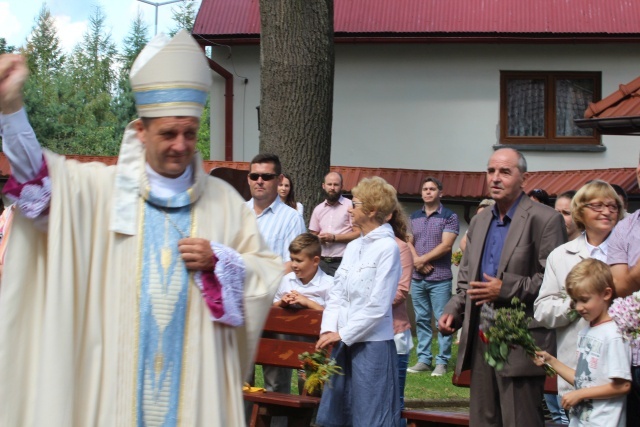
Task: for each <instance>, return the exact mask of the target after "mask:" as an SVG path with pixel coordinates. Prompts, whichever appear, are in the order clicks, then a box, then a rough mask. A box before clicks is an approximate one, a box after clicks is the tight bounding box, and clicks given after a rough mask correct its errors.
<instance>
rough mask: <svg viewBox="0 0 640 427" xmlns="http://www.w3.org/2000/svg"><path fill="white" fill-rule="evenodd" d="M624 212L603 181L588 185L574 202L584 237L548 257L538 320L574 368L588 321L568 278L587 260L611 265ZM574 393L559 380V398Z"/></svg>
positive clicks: (573, 211) (537, 303)
mask: <svg viewBox="0 0 640 427" xmlns="http://www.w3.org/2000/svg"><path fill="white" fill-rule="evenodd" d="M622 209H623V205H622V201H621V200H620V198H619V197H618V195H617V194H616V192H615V190H614V189H613V188H612V187H611V185H609V184H608V183H606V182H604V181H601V180H593V181H591V182H589V183H587V184H585V185H584V186H582V188H580V190H578V192H577V193H576V195H575V196H574V197H573V199H572V200H571V216H572V217H573V222H574V223H575V224H576V226H577V227H578V228H579V229H580V230H582V234H581V235H579V236H578V237H577V238H576V239H574V240H572V241H569V242H567V243H565V244H564V245H562V246H559V247H558V248H556V249H555V250H554V251H553V252H551V254H549V257H548V258H547V266H546V268H545V272H544V279H543V281H542V286H541V288H540V293H539V294H538V298H537V299H536V301H535V304H534V307H535V313H534V317H535V319H536V320H537V321H538V322H540V323H541V324H542V325H543V326H545V327H547V328H549V329H555V330H556V341H557V345H558V359H559V360H561V361H562V363H564V364H565V365H567V366H570V367H571V368H573V369H575V367H576V364H577V356H576V340H577V337H578V332H579V331H580V330H581V329H583V328H584V327H585V326H587V322H586V321H585V320H583V319H582V318H581V317H580V316H579V315H578V314H577V313H576V312H575V311H574V310H573V307H572V305H571V298H570V297H569V296H568V295H567V291H566V288H565V279H566V277H567V274H569V271H570V270H571V268H572V267H573V266H575V265H576V264H578V263H579V262H580V261H582V260H583V259H586V258H596V259H598V260H600V261H603V262H607V239H608V238H609V236H610V235H611V231H612V230H613V227H614V226H615V225H616V224H617V222H618V219H619V214H620V212H621V211H622ZM571 390H573V386H571V384H569V383H568V382H566V381H564V380H563V379H562V378H560V377H558V398H560V397H562V395H564V394H565V393H567V392H569V391H571ZM554 421H556V420H554ZM556 422H558V421H556Z"/></svg>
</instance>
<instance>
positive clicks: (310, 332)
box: [255, 307, 322, 369]
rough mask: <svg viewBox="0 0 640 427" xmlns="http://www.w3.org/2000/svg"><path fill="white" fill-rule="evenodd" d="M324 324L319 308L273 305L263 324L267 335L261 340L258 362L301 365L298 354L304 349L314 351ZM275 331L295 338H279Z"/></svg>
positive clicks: (287, 366)
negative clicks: (297, 308) (296, 308)
mask: <svg viewBox="0 0 640 427" xmlns="http://www.w3.org/2000/svg"><path fill="white" fill-rule="evenodd" d="M321 324H322V311H320V310H310V309H300V310H293V309H288V308H287V309H285V308H280V307H272V308H271V311H270V312H269V316H268V317H267V322H266V324H265V326H264V335H263V337H262V338H260V343H259V344H258V352H257V354H256V358H255V363H256V364H258V365H269V366H278V367H281V368H294V369H298V368H300V360H299V359H298V355H299V354H300V353H303V352H305V351H308V352H309V353H313V352H314V351H315V345H316V341H317V340H318V336H319V335H320V325H321ZM273 334H286V335H289V337H288V338H292V339H280V338H277V337H274V336H273ZM301 340H305V341H301ZM306 341H311V342H306Z"/></svg>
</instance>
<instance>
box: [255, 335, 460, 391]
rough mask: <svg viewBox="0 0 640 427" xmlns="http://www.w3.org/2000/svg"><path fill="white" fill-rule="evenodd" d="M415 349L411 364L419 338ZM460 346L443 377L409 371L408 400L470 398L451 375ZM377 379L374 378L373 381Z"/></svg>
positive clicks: (259, 368) (293, 387)
mask: <svg viewBox="0 0 640 427" xmlns="http://www.w3.org/2000/svg"><path fill="white" fill-rule="evenodd" d="M413 345H414V347H413V350H411V355H410V356H409V366H413V365H414V364H415V363H416V362H417V357H416V346H417V339H416V338H415V337H414V338H413ZM431 351H432V354H434V355H435V354H438V342H437V340H434V341H433V343H432V347H431ZM457 354H458V346H457V345H454V346H453V348H452V350H451V360H450V361H449V366H448V372H447V374H446V375H443V376H441V377H432V376H431V373H429V372H425V373H420V374H411V373H407V382H406V385H405V388H404V397H405V399H406V400H468V399H469V389H468V388H463V387H456V386H454V385H453V384H451V377H452V376H453V370H454V369H455V366H456V359H457ZM374 381H375V380H374V379H373V378H372V383H373V382H374ZM256 386H257V387H263V379H262V366H256ZM291 392H292V393H298V379H297V373H296V372H294V373H293V375H292V379H291Z"/></svg>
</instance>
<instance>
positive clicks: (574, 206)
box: [571, 179, 624, 230]
mask: <svg viewBox="0 0 640 427" xmlns="http://www.w3.org/2000/svg"><path fill="white" fill-rule="evenodd" d="M593 199H613V200H615V202H616V205H617V206H618V218H617V220H616V223H617V222H618V221H619V220H620V218H622V217H623V216H624V205H623V204H622V201H621V200H620V197H619V196H618V193H616V190H614V189H613V187H612V186H611V185H609V183H608V182H605V181H602V180H600V179H594V180H593V181H591V182H587V183H586V184H585V185H583V186H582V187H580V189H579V190H578V192H577V193H576V195H575V196H573V199H571V218H573V222H575V223H576V225H577V226H578V228H579V229H580V230H584V229H585V225H584V209H585V205H586V204H587V203H589V201H591V200H593ZM614 225H615V224H614Z"/></svg>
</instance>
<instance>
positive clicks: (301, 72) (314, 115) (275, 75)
mask: <svg viewBox="0 0 640 427" xmlns="http://www.w3.org/2000/svg"><path fill="white" fill-rule="evenodd" d="M260 25H261V28H262V30H261V34H260V66H261V73H260V152H270V153H275V154H277V155H278V156H280V160H281V162H282V167H283V171H284V172H285V173H288V174H289V175H291V178H292V181H293V182H294V186H295V196H296V199H297V200H298V201H299V202H301V203H303V204H304V206H305V209H304V211H305V220H307V221H308V219H309V217H310V216H311V212H312V211H313V208H314V207H315V206H316V205H317V204H318V203H319V202H320V201H321V200H322V199H323V193H322V188H321V183H322V180H323V178H324V175H325V174H327V173H328V172H329V167H330V160H331V124H332V119H333V76H334V47H333V0H260Z"/></svg>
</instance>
